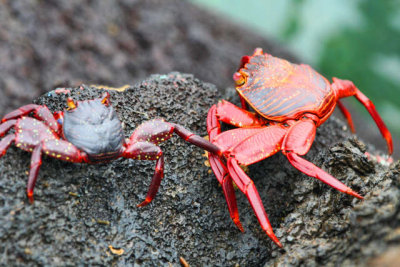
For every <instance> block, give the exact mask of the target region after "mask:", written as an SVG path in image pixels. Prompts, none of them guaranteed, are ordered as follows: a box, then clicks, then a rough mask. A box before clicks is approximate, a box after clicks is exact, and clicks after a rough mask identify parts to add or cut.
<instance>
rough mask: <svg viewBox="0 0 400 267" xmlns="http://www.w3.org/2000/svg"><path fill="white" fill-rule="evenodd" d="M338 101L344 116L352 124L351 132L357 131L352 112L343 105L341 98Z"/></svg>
mask: <svg viewBox="0 0 400 267" xmlns="http://www.w3.org/2000/svg"><path fill="white" fill-rule="evenodd" d="M336 103H337V106H338V107H339V109H340V111H341V112H342V113H343V116H344V117H345V118H346V120H347V123H348V124H349V126H350V130H351V132H352V133H355V132H356V130H355V128H354V124H353V119H352V118H351V114H350V112H349V111H348V110H347V108H346V107H345V106H344V105H343V103H342V102H341V101H340V100H338V101H337V102H336Z"/></svg>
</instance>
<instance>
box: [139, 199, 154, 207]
mask: <svg viewBox="0 0 400 267" xmlns="http://www.w3.org/2000/svg"><path fill="white" fill-rule="evenodd" d="M150 202H151V200H148V199H147V198H146V199H145V200H143V202H142V203H140V204H137V205H136V207H138V208H141V207H144V206H146V205H148V204H149V203H150Z"/></svg>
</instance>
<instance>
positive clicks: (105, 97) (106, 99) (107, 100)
mask: <svg viewBox="0 0 400 267" xmlns="http://www.w3.org/2000/svg"><path fill="white" fill-rule="evenodd" d="M101 103H102V104H103V105H105V106H109V105H110V93H108V92H105V93H104V94H103V99H102V100H101Z"/></svg>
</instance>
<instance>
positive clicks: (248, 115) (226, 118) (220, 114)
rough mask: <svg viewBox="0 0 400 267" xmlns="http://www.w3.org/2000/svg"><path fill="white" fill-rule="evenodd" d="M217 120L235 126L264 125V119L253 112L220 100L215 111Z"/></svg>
mask: <svg viewBox="0 0 400 267" xmlns="http://www.w3.org/2000/svg"><path fill="white" fill-rule="evenodd" d="M215 116H216V117H217V119H218V120H220V121H222V122H224V123H226V124H230V125H233V126H236V127H254V126H262V125H265V121H264V120H263V119H261V118H259V117H258V116H256V115H255V114H254V113H252V112H250V111H247V110H244V109H241V108H239V107H238V106H235V105H234V104H232V103H230V102H228V101H226V100H221V101H220V102H219V103H218V104H217V106H216V111H215Z"/></svg>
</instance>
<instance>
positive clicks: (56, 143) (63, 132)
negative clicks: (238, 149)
mask: <svg viewBox="0 0 400 267" xmlns="http://www.w3.org/2000/svg"><path fill="white" fill-rule="evenodd" d="M67 106H68V109H66V110H64V111H56V112H55V113H54V114H52V113H51V112H50V110H49V108H48V107H47V106H45V105H35V104H28V105H25V106H23V107H21V108H19V109H17V110H14V111H12V112H10V113H8V114H7V115H5V116H4V118H3V119H2V121H1V124H0V136H4V135H5V134H7V133H8V132H9V131H10V130H11V128H14V129H15V131H14V132H12V133H8V134H7V135H6V136H5V137H4V138H2V139H1V141H0V157H2V156H4V154H5V153H6V151H7V149H8V148H9V147H10V145H11V144H12V143H13V142H14V143H15V146H16V147H19V148H20V149H22V150H25V151H28V152H31V153H32V157H31V166H30V171H29V178H28V184H27V188H26V193H27V196H28V199H29V201H30V202H31V203H32V202H33V189H34V187H35V183H36V180H37V177H38V172H39V168H40V165H41V163H42V159H41V158H42V155H43V154H44V155H47V156H49V157H53V158H56V159H59V160H63V161H69V162H73V163H92V164H96V163H107V162H109V161H112V160H115V159H117V158H120V157H124V158H130V159H135V160H155V161H156V167H155V171H154V175H153V178H152V182H151V185H150V188H149V191H148V193H147V195H146V198H145V200H144V201H143V202H141V203H140V204H139V205H138V206H140V207H141V206H145V205H147V204H149V203H150V202H151V201H152V200H153V198H154V197H155V195H156V193H157V191H158V188H159V186H160V183H161V180H162V178H163V177H164V156H163V152H162V150H161V148H160V147H159V146H158V144H160V143H161V142H164V141H166V140H168V139H169V138H171V136H172V134H173V133H176V134H177V135H179V136H180V137H181V138H183V139H184V140H185V141H187V142H189V143H192V144H194V145H196V146H198V147H200V148H203V149H205V150H207V151H209V152H211V153H218V152H219V148H218V147H216V146H215V145H213V144H211V143H210V142H208V141H207V140H205V139H204V138H202V137H200V136H198V135H195V134H193V133H192V132H190V131H189V130H187V129H185V128H184V127H183V126H181V125H178V124H175V123H170V122H167V121H165V120H164V119H161V118H159V119H153V120H150V121H146V122H144V123H142V124H141V125H139V126H138V127H137V128H136V129H135V130H134V131H133V133H132V134H131V135H130V137H129V139H125V135H124V132H123V129H122V125H121V122H120V120H119V119H118V116H117V113H116V111H115V110H114V108H113V107H112V105H111V103H110V94H109V93H108V92H106V93H104V94H103V95H102V97H101V98H97V99H92V100H86V101H74V100H73V99H72V98H70V97H68V98H67ZM30 114H32V116H33V117H30V116H29V115H30Z"/></svg>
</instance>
